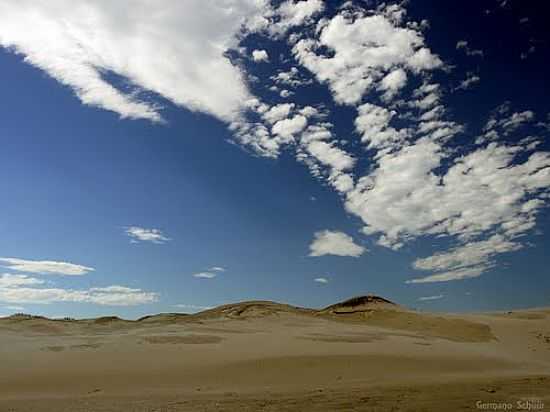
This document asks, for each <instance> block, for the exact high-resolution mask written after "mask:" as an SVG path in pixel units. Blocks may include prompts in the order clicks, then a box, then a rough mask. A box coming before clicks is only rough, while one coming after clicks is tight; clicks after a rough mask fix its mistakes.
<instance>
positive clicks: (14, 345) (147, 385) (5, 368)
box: [0, 296, 550, 412]
mask: <svg viewBox="0 0 550 412" xmlns="http://www.w3.org/2000/svg"><path fill="white" fill-rule="evenodd" d="M0 342H2V344H1V345H0V365H1V368H2V373H1V374H0V411H11V412H16V411H17V412H19V411H36V412H41V411H71V412H79V411H128V410H131V411H159V410H162V411H180V410H181V411H197V410H207V411H208V410H212V411H218V410H226V411H233V410H239V411H241V410H245V411H246V410H249V411H255V410H263V411H279V410H283V411H284V410H288V411H307V410H315V411H318V410H321V411H334V410H365V411H371V410H392V408H393V410H410V411H417V410H475V409H476V402H477V401H482V402H491V401H495V400H500V401H502V402H512V403H514V404H515V403H516V402H517V401H522V400H528V399H531V400H534V401H537V402H542V403H545V404H546V408H550V398H549V396H550V310H548V309H537V310H531V311H513V312H502V313H486V314H478V315H460V316H459V315H451V314H437V315H436V314H427V313H419V312H414V311H411V310H408V309H406V308H403V307H401V306H399V305H396V304H394V303H392V302H389V301H387V300H385V299H382V298H378V297H374V296H367V297H359V298H354V299H350V300H348V301H345V302H342V303H339V304H336V305H332V306H329V307H327V308H325V309H322V310H313V309H306V308H299V307H294V306H290V305H283V304H278V303H275V302H265V301H254V302H243V303H237V304H230V305H224V306H221V307H218V308H214V309H211V310H207V311H204V312H201V313H198V314H193V315H186V314H159V315H154V316H147V317H144V318H141V319H139V320H137V321H126V320H122V319H119V318H116V317H105V318H99V319H86V320H49V319H46V318H42V317H29V316H14V317H10V318H4V319H0ZM441 385H442V386H441ZM442 388H444V389H442Z"/></svg>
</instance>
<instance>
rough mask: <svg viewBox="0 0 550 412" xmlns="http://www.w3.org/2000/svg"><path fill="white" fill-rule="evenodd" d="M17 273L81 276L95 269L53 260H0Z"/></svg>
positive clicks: (4, 258) (5, 258)
mask: <svg viewBox="0 0 550 412" xmlns="http://www.w3.org/2000/svg"><path fill="white" fill-rule="evenodd" d="M2 263H3V265H2V266H4V267H6V268H8V269H10V270H16V271H18V272H28V273H37V274H42V275H65V276H81V275H85V274H87V273H89V272H92V271H94V270H95V269H94V268H92V267H88V266H83V265H77V264H74V263H69V262H58V261H53V260H29V259H19V258H7V257H3V258H0V264H2Z"/></svg>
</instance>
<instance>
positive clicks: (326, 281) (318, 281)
mask: <svg viewBox="0 0 550 412" xmlns="http://www.w3.org/2000/svg"><path fill="white" fill-rule="evenodd" d="M313 281H314V282H317V283H323V284H326V283H328V279H327V278H323V277H321V278H315V279H313Z"/></svg>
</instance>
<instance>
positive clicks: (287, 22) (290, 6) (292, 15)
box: [266, 0, 325, 37]
mask: <svg viewBox="0 0 550 412" xmlns="http://www.w3.org/2000/svg"><path fill="white" fill-rule="evenodd" d="M324 7H325V5H324V2H323V0H299V1H295V0H286V1H284V2H282V3H281V4H280V6H279V7H278V8H277V9H276V10H272V11H270V12H268V13H266V15H267V16H268V17H270V18H271V24H269V25H268V26H267V30H268V32H269V33H271V35H273V36H276V37H277V36H281V35H284V34H286V33H287V32H288V31H289V30H290V29H292V28H295V27H299V26H302V25H303V24H305V23H307V22H308V20H310V19H311V17H313V16H315V15H317V14H319V13H321V12H322V11H323V9H324Z"/></svg>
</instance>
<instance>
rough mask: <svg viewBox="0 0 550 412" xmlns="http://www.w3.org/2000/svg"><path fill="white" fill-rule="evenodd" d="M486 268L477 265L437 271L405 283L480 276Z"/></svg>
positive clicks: (446, 280)
mask: <svg viewBox="0 0 550 412" xmlns="http://www.w3.org/2000/svg"><path fill="white" fill-rule="evenodd" d="M488 269H489V267H487V266H479V267H470V268H462V269H456V270H450V271H447V272H443V273H438V274H436V275H430V276H426V277H423V278H417V279H412V280H408V281H407V282H406V283H433V282H449V281H451V280H463V279H470V278H476V277H478V276H481V275H482V274H483V273H484V272H485V271H487V270H488Z"/></svg>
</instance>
